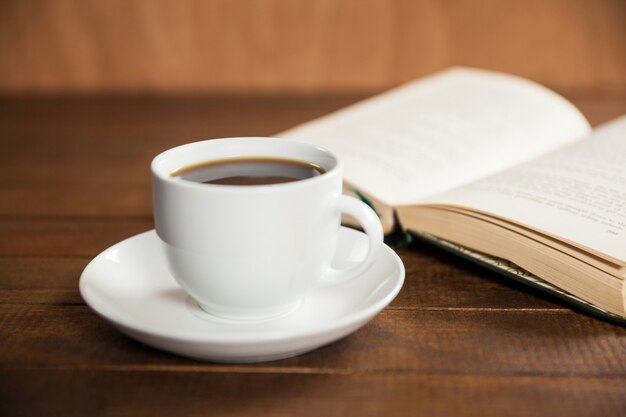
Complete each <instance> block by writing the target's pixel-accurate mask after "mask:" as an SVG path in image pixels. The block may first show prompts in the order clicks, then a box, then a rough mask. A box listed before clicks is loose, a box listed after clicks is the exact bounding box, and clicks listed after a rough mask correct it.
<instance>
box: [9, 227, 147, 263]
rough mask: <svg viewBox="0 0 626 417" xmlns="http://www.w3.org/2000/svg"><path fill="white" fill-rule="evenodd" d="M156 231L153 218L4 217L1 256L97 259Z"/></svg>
mask: <svg viewBox="0 0 626 417" xmlns="http://www.w3.org/2000/svg"><path fill="white" fill-rule="evenodd" d="M152 228H153V224H152V219H151V218H150V217H146V218H144V217H140V218H137V219H126V220H125V219H122V220H119V219H107V218H103V219H101V220H92V219H91V218H73V219H69V220H63V219H61V220H55V219H51V220H37V219H35V218H29V217H19V218H10V217H9V218H6V217H5V218H0V255H1V256H4V257H11V256H57V257H68V256H69V257H75V256H86V257H93V256H95V255H97V254H98V253H100V252H102V251H103V250H104V249H106V248H107V247H109V246H111V245H113V244H115V243H117V242H119V241H121V240H123V239H126V238H127V237H130V236H133V235H136V234H138V233H141V232H144V231H146V230H150V229H152Z"/></svg>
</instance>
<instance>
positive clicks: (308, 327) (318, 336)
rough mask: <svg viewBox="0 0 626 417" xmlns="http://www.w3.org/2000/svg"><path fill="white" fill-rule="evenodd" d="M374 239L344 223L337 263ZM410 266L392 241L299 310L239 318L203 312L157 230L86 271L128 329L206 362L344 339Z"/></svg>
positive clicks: (85, 277) (96, 297) (90, 286)
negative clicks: (174, 272)
mask: <svg viewBox="0 0 626 417" xmlns="http://www.w3.org/2000/svg"><path fill="white" fill-rule="evenodd" d="M366 251H367V238H366V236H365V235H364V234H363V233H361V232H358V231H354V230H351V229H348V228H343V227H342V228H341V231H340V236H339V245H338V250H337V255H336V257H335V261H334V264H335V265H339V266H346V265H348V264H351V263H352V262H358V260H360V259H362V258H363V256H364V254H365V252H366ZM403 282H404V266H403V264H402V261H401V260H400V258H399V257H398V256H397V255H396V253H395V252H393V250H391V249H390V248H389V247H387V246H384V247H383V248H382V250H381V251H380V253H379V255H378V256H377V259H376V260H375V261H374V264H373V265H372V267H371V268H369V269H368V270H367V271H366V272H365V273H363V274H362V275H361V276H358V277H356V278H354V279H352V280H350V281H347V282H345V283H342V284H337V285H331V286H318V287H316V288H315V289H313V290H312V291H311V292H310V293H309V294H308V295H307V297H306V298H305V300H304V301H303V302H302V304H301V305H300V306H299V307H298V309H297V310H295V311H294V312H292V313H290V314H288V315H286V316H284V317H281V318H277V319H273V320H268V321H261V322H236V321H230V320H225V319H220V318H217V317H215V316H212V315H209V314H207V313H205V312H204V311H203V310H201V309H200V308H199V307H198V305H197V304H196V303H195V301H193V300H192V299H191V298H189V297H188V296H187V294H186V293H185V292H184V291H183V290H182V289H181V288H180V287H179V286H178V284H177V283H176V282H175V281H174V279H173V278H172V277H171V275H170V273H169V271H168V268H167V265H166V262H165V260H164V259H163V257H162V248H161V242H160V240H159V238H158V237H157V235H156V233H155V232H154V230H152V231H148V232H145V233H141V234H139V235H136V236H133V237H131V238H129V239H126V240H124V241H122V242H120V243H118V244H116V245H114V246H112V247H110V248H109V249H107V250H105V251H104V252H102V253H101V254H100V255H98V256H97V257H96V258H94V259H93V260H92V261H91V262H90V263H89V265H87V267H86V268H85V270H84V271H83V274H82V276H81V279H80V292H81V295H82V297H83V299H84V300H85V301H86V303H87V304H88V305H89V306H90V307H91V308H92V309H94V310H95V311H96V312H97V313H98V314H99V315H101V316H102V317H104V318H105V319H106V320H108V321H109V322H110V323H111V324H113V325H114V326H115V327H116V328H118V329H119V330H120V331H121V332H123V333H125V334H127V335H128V336H130V337H132V338H134V339H136V340H139V341H141V342H143V343H145V344H147V345H151V346H154V347H156V348H159V349H162V350H165V351H169V352H172V353H176V354H180V355H183V356H188V357H192V358H196V359H201V360H208V361H217V362H260V361H268V360H275V359H281V358H285V357H289V356H294V355H298V354H300V353H304V352H307V351H310V350H313V349H315V348H318V347H320V346H323V345H326V344H328V343H331V342H333V341H335V340H338V339H340V338H342V337H344V336H346V335H348V334H350V333H352V332H354V331H355V330H357V329H358V328H360V327H361V326H363V325H364V324H365V323H367V322H368V321H369V320H370V319H372V318H373V317H374V316H375V315H376V314H377V313H379V312H380V311H381V310H382V309H383V308H384V307H385V306H387V305H388V304H389V303H390V302H391V301H392V300H393V299H394V298H395V296H396V295H397V294H398V292H399V291H400V288H401V287H402V284H403Z"/></svg>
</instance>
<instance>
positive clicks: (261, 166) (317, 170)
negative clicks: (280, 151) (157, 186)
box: [172, 158, 326, 185]
mask: <svg viewBox="0 0 626 417" xmlns="http://www.w3.org/2000/svg"><path fill="white" fill-rule="evenodd" d="M324 172H326V171H325V170H324V168H322V167H321V166H319V165H315V164H313V163H310V162H303V161H294V160H290V159H280V158H232V159H222V160H218V161H209V162H203V163H199V164H195V165H190V166H188V167H184V168H181V169H178V170H176V171H174V172H172V176H173V177H180V178H182V179H184V180H187V181H194V182H201V183H205V184H222V185H266V184H281V183H285V182H293V181H299V180H303V179H306V178H311V177H316V176H318V175H321V174H323V173H324Z"/></svg>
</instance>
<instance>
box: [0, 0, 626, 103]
mask: <svg viewBox="0 0 626 417" xmlns="http://www.w3.org/2000/svg"><path fill="white" fill-rule="evenodd" d="M459 64H461V65H469V66H477V67H482V68H489V69H494V70H501V71H506V72H510V73H514V74H519V75H522V76H525V77H528V78H531V79H534V80H537V81H539V82H542V83H544V84H546V85H548V86H550V87H553V88H556V89H558V90H561V91H563V90H567V91H572V92H575V93H577V94H578V93H580V94H585V93H586V92H588V91H592V92H594V93H598V92H600V93H603V94H605V93H606V94H623V93H625V92H626V1H624V0H524V1H519V0H482V1H467V0H206V1H199V0H198V1H195V0H177V1H170V0H107V1H98V0H55V1H51V0H0V94H13V93H48V92H53V93H58V92H61V93H67V92H69V93H92V92H104V93H118V92H121V93H128V92H130V93H179V92H182V93H190V92H193V93H215V92H218V93H223V92H235V93H257V92H258V93H327V92H369V91H376V90H381V89H384V88H387V87H389V86H392V85H396V84H399V83H401V82H403V81H407V80H410V79H412V78H415V77H419V76H422V75H425V74H428V73H431V72H434V71H436V70H439V69H442V68H445V67H447V66H450V65H459Z"/></svg>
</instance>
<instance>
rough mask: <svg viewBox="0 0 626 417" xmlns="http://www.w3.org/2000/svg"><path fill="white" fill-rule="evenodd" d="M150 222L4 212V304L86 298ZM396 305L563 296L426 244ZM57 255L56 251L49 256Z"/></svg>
mask: <svg viewBox="0 0 626 417" xmlns="http://www.w3.org/2000/svg"><path fill="white" fill-rule="evenodd" d="M150 228H152V222H151V219H143V218H138V219H134V220H116V219H103V220H92V219H91V218H85V219H78V218H75V219H71V220H63V219H58V220H56V219H52V220H38V219H30V218H27V219H24V218H18V219H10V220H7V219H0V276H2V280H0V303H27V304H32V303H52V304H72V303H73V304H76V303H82V300H81V298H80V296H79V294H78V292H77V287H78V279H79V277H80V273H81V272H82V269H84V267H85V266H86V264H87V262H88V261H89V260H90V259H91V258H92V257H94V256H96V255H97V254H98V253H100V252H101V251H102V250H104V249H106V248H107V247H109V246H111V245H113V244H115V243H117V242H118V241H121V240H123V239H125V238H127V237H130V236H132V235H134V234H136V233H140V232H142V231H145V230H148V229H150ZM399 254H400V257H401V258H402V260H403V262H404V264H405V266H406V282H405V285H404V288H403V290H402V291H401V293H400V294H399V296H398V298H397V299H396V300H395V301H394V302H393V304H392V305H393V306H395V307H398V308H409V307H410V308H458V309H476V308H484V309H530V308H534V309H563V308H566V307H563V306H562V305H561V304H560V303H558V302H556V301H554V300H553V299H551V298H548V297H546V296H544V295H543V294H542V293H540V292H538V291H535V290H531V289H528V288H526V287H525V286H522V285H520V284H517V283H514V282H511V281H510V280H508V279H506V278H503V277H501V276H500V275H498V274H496V273H494V272H491V271H488V270H486V269H484V268H480V267H478V266H476V265H473V264H471V263H469V262H467V261H464V260H462V259H460V258H458V257H456V256H453V255H451V254H448V253H446V252H444V251H441V250H438V249H436V248H434V247H431V246H429V245H426V244H423V243H416V244H414V245H413V246H411V247H410V248H407V249H405V250H402V251H400V252H399ZM51 257H53V258H51Z"/></svg>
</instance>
